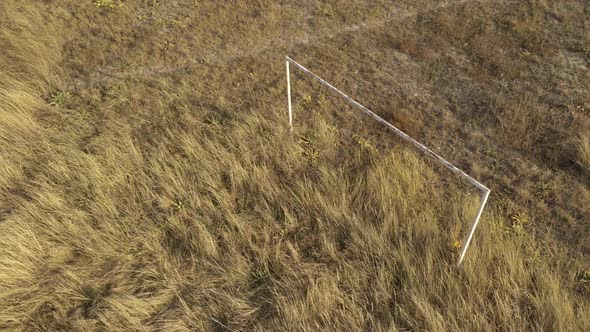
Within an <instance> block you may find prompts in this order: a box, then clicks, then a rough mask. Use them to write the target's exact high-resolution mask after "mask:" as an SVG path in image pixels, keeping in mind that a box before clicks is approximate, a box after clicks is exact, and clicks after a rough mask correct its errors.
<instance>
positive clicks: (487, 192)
mask: <svg viewBox="0 0 590 332" xmlns="http://www.w3.org/2000/svg"><path fill="white" fill-rule="evenodd" d="M285 63H286V66H287V98H288V103H289V104H288V105H289V129H292V128H293V106H292V101H291V65H293V66H294V67H295V68H297V69H299V70H300V71H301V72H303V73H304V74H305V75H307V76H309V77H311V78H313V79H314V80H316V81H318V82H319V83H320V84H321V85H323V86H325V87H327V88H328V89H330V90H332V91H333V92H335V93H336V94H338V95H339V96H341V97H342V98H344V99H345V100H346V101H347V102H349V103H350V104H352V105H353V106H354V107H355V108H357V109H359V110H361V111H362V112H363V113H364V114H366V115H368V116H370V117H371V118H373V119H374V120H375V121H377V122H379V123H381V124H382V125H384V126H385V127H386V128H387V129H389V130H391V131H392V132H394V133H395V134H397V135H398V136H400V137H401V138H403V139H404V140H405V141H407V142H409V143H411V144H412V145H414V146H415V147H416V148H418V149H419V150H420V151H422V152H424V153H425V154H427V155H429V156H431V157H432V158H434V159H435V160H437V161H438V162H439V163H441V164H442V165H443V166H444V167H446V168H448V169H449V170H450V171H451V172H453V173H455V174H457V175H459V176H460V177H461V178H463V179H464V180H466V181H467V182H469V183H470V184H472V185H473V186H474V187H476V188H477V189H479V190H480V191H481V199H480V203H479V209H478V210H477V214H476V216H475V219H474V220H473V224H472V225H471V230H470V231H469V235H468V236H467V239H466V240H465V242H464V244H463V247H462V248H461V255H460V256H459V260H458V262H457V265H458V266H460V265H461V263H462V262H463V259H464V258H465V253H466V252H467V249H468V248H469V244H470V243H471V240H472V239H473V234H475V229H476V228H477V225H478V224H479V220H480V218H481V214H482V213H483V209H484V208H485V206H486V203H487V201H488V197H489V196H490V189H489V188H488V187H486V186H484V185H483V184H481V183H480V182H479V181H477V180H475V179H474V178H473V177H471V176H469V175H468V174H467V173H465V172H463V171H462V170H460V169H459V168H457V167H456V166H454V165H453V164H451V163H450V162H448V161H447V160H446V159H444V158H443V157H441V156H439V155H438V154H437V153H435V152H434V151H432V150H430V149H429V148H427V147H426V146H425V145H424V144H422V143H420V142H418V141H417V140H415V139H413V138H412V137H410V136H409V135H408V134H406V133H404V132H403V131H401V130H400V129H398V128H397V127H396V126H394V125H392V124H391V123H389V122H387V121H385V120H384V119H383V118H382V117H380V116H379V115H377V114H375V113H374V112H373V111H371V110H370V109H368V108H366V107H365V106H363V105H361V104H360V103H359V102H357V101H356V100H354V99H352V98H351V97H349V96H348V95H347V94H345V93H344V92H342V91H340V90H338V89H337V88H335V87H334V86H333V85H332V84H330V83H328V82H326V81H325V80H323V79H322V78H321V77H319V76H318V75H316V74H314V73H313V72H312V71H310V70H309V69H307V68H305V67H304V66H302V65H300V64H299V63H297V62H296V61H295V60H293V59H291V58H290V57H288V56H286V57H285Z"/></svg>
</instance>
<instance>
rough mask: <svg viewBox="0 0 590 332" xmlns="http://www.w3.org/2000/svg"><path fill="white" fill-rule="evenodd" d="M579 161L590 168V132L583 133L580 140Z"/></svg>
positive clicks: (586, 167) (587, 168)
mask: <svg viewBox="0 0 590 332" xmlns="http://www.w3.org/2000/svg"><path fill="white" fill-rule="evenodd" d="M577 161H578V163H579V164H580V165H581V166H582V167H584V168H585V169H586V170H590V134H583V135H582V136H581V137H580V138H579V141H578V159H577Z"/></svg>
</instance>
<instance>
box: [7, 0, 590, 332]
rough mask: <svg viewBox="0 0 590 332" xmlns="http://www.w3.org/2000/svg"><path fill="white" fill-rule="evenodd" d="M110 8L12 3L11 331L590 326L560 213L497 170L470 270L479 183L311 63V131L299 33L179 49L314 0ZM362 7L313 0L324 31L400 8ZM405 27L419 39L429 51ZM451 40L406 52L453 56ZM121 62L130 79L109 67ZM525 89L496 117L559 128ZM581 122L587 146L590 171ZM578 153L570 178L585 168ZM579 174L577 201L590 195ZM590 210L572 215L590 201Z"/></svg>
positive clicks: (273, 20)
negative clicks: (291, 69) (361, 112)
mask: <svg viewBox="0 0 590 332" xmlns="http://www.w3.org/2000/svg"><path fill="white" fill-rule="evenodd" d="M100 3H101V5H98V4H99V2H94V1H88V3H86V4H80V3H79V2H77V1H64V2H51V1H47V2H45V3H43V4H39V3H37V2H33V1H18V2H17V1H2V2H0V27H1V28H0V49H1V50H2V52H1V53H0V63H1V64H2V65H1V67H0V233H1V234H2V236H1V237H0V329H2V330H8V331H13V330H16V331H203V330H211V331H251V330H255V331H268V330H276V331H405V330H412V331H414V330H416V331H494V330H502V331H504V330H510V331H526V330H536V331H573V330H588V329H590V299H589V294H590V289H588V286H587V281H586V279H587V277H586V276H587V274H585V273H587V272H585V271H586V270H587V268H588V267H587V265H585V264H587V262H588V260H587V257H586V256H585V253H584V252H577V254H578V255H573V254H572V251H574V252H575V250H576V249H577V248H584V247H583V246H582V245H580V246H579V247H576V246H575V245H574V244H572V245H571V248H568V247H564V246H562V245H561V244H562V243H563V242H559V240H556V239H555V237H554V236H555V234H553V233H551V232H546V231H545V230H544V227H546V224H542V222H549V221H548V220H551V218H552V216H553V215H552V214H551V212H547V213H546V214H543V213H542V212H539V211H543V210H542V209H538V210H537V209H532V208H531V207H530V206H527V205H525V203H523V201H522V200H520V198H519V197H517V195H510V194H504V193H503V190H508V189H507V188H508V186H506V187H503V184H502V183H499V182H494V184H495V186H496V187H495V188H494V189H497V190H496V193H495V194H494V195H495V196H494V197H492V199H491V202H490V205H489V206H488V208H487V209H486V211H485V213H484V216H483V221H482V224H481V226H480V228H479V230H478V233H477V234H478V235H477V237H476V240H475V242H474V243H473V246H472V248H471V249H470V251H469V253H468V257H467V260H466V262H465V264H464V265H463V266H462V267H461V268H460V269H457V268H456V267H455V262H456V259H457V255H458V250H457V241H461V240H462V239H463V238H464V236H465V234H466V231H467V228H468V224H469V222H470V221H471V220H472V218H473V215H474V213H475V207H476V203H477V200H478V197H477V195H476V194H475V193H474V192H469V191H468V189H467V187H466V186H464V185H462V184H461V183H460V182H459V180H458V179H455V178H454V177H452V176H450V175H449V174H448V173H447V172H445V171H444V170H441V169H439V168H438V167H436V166H435V165H434V164H433V163H431V162H429V161H427V160H424V158H423V157H422V156H421V155H419V154H417V153H416V152H415V151H414V150H413V149H412V148H411V147H408V146H406V145H405V144H402V143H400V142H398V141H397V140H395V139H390V136H389V135H388V134H387V133H386V132H384V131H383V130H382V129H381V128H379V127H377V126H372V125H371V124H370V123H368V122H363V120H362V119H361V118H358V117H355V116H354V115H351V114H350V113H346V112H343V113H338V112H336V111H337V110H349V109H348V108H347V106H345V105H344V103H343V102H342V101H339V100H338V99H337V98H332V97H330V96H329V95H327V94H326V92H325V91H321V89H319V88H318V87H317V86H314V85H313V83H312V82H308V81H304V80H301V79H297V80H296V82H294V84H295V88H296V89H295V91H296V96H295V97H296V98H297V100H298V101H299V102H298V104H297V106H296V123H297V126H296V128H295V130H294V132H293V133H290V132H289V131H288V130H287V129H286V128H285V102H286V100H285V96H284V74H283V72H282V70H283V69H284V67H283V63H281V61H278V60H277V61H276V64H275V63H273V62H271V61H274V60H275V59H277V57H276V55H277V53H278V54H280V52H282V51H283V49H282V47H284V46H280V45H279V46H276V49H274V48H273V47H274V46H273V45H272V44H270V45H271V46H267V47H269V51H267V52H271V51H270V50H271V49H272V52H271V54H269V55H265V54H264V53H265V52H262V53H263V54H260V58H258V59H256V58H255V57H250V56H248V55H245V56H243V57H235V56H230V55H231V54H232V52H234V50H233V49H231V47H229V46H228V48H229V50H228V48H226V47H224V46H220V45H221V44H222V43H221V42H220V45H216V47H217V48H215V50H216V51H215V52H221V53H222V54H217V53H215V54H213V55H207V56H206V57H202V59H200V60H202V61H201V62H198V63H200V64H201V65H202V66H203V67H197V69H195V68H193V67H191V66H190V63H189V65H187V64H186V63H181V64H180V65H179V64H178V63H179V61H181V60H182V59H186V58H187V57H189V55H190V56H191V57H193V56H194V53H191V52H189V51H195V52H197V53H198V52H199V48H198V47H197V46H199V45H209V44H206V42H207V40H208V39H211V40H215V42H219V41H228V42H233V43H235V44H239V42H243V43H246V44H247V43H252V44H253V45H256V43H258V42H260V41H263V40H265V38H267V37H268V38H271V37H275V33H277V32H276V31H278V30H276V31H275V30H273V29H269V28H268V27H267V26H266V27H265V26H264V25H265V24H266V25H268V26H271V27H277V29H279V28H280V27H281V25H280V24H282V23H280V22H281V20H280V19H278V18H279V17H281V15H284V14H282V12H281V10H285V11H287V12H288V13H291V14H293V15H296V13H298V12H299V9H298V7H297V5H285V6H284V7H277V6H279V5H277V4H267V3H265V2H255V3H252V4H246V3H243V4H238V5H236V6H235V8H232V7H231V6H229V5H223V4H222V5H219V4H215V3H214V2H211V3H209V2H204V3H202V2H194V1H186V2H182V1H181V2H178V3H180V5H179V4H178V3H176V2H175V3H176V6H178V7H175V5H174V4H172V3H170V4H169V5H167V4H163V3H162V4H159V3H158V2H155V1H154V2H152V1H139V0H138V1H125V2H121V3H119V2H116V1H100ZM108 3H117V5H116V6H110V5H108ZM424 3H429V2H428V1H425V2H424ZM531 3H533V4H538V3H537V2H531ZM102 4H106V5H102ZM119 4H120V5H119ZM342 5H343V3H340V2H338V1H328V2H313V6H315V7H313V10H309V11H310V13H308V14H310V15H311V16H310V17H311V19H312V20H315V21H314V23H313V26H314V27H315V28H317V29H318V31H323V30H322V29H324V28H326V27H329V26H330V24H331V23H334V22H338V20H341V21H344V22H346V23H351V24H352V23H358V22H348V20H353V18H351V17H355V16H354V15H352V14H351V13H355V14H358V15H361V17H360V18H359V19H360V20H361V22H362V20H366V19H368V18H370V16H371V15H377V14H376V13H377V12H378V9H369V10H365V11H363V10H362V9H365V7H366V3H365V2H364V1H360V0H358V1H356V0H355V1H350V3H348V5H347V6H346V9H343V8H344V7H343V6H342ZM390 5H391V4H389V3H388V2H386V1H379V2H378V4H375V6H376V7H379V6H381V7H380V8H389V7H387V6H390ZM190 6H196V7H190ZM290 6H294V7H290ZM310 6H311V4H310ZM179 8H180V9H182V10H179V11H178V12H174V9H179ZM195 8H197V9H195ZM535 8H536V7H535ZM390 9H391V8H390ZM348 10H349V11H350V12H349V11H348ZM371 10H373V11H371ZM138 13H139V14H138ZM190 13H196V14H195V15H196V16H190ZM265 13H268V14H265ZM363 13H364V14H363ZM246 14H248V15H251V18H250V19H246V18H245V17H246V16H245V15H246ZM175 15H176V16H175ZM199 15H200V16H199ZM362 15H368V16H369V17H362ZM444 15H445V16H442V17H440V18H439V19H438V21H435V22H439V24H443V25H444V26H445V27H446V29H447V30H445V31H446V32H445V33H448V34H452V33H453V29H454V25H455V24H457V23H456V22H455V21H454V20H456V19H457V18H455V17H453V16H452V15H448V14H444ZM195 17H197V18H199V19H200V20H195ZM308 19H309V18H308ZM540 19H541V18H539V16H538V15H537V14H536V16H534V22H538V20H540ZM531 20H532V18H531ZM71 22H74V23H71ZM133 22H135V23H133ZM261 22H262V23H261ZM526 22H528V21H525V23H526ZM525 23H523V24H525ZM133 24H136V25H133ZM258 24H261V25H262V26H258ZM526 24H528V23H526ZM223 27H226V28H227V29H222V28H223ZM232 27H233V28H235V30H231V28H232ZM218 28H219V29H218ZM134 29H136V30H134ZM187 29H188V30H187ZM531 29H532V30H534V29H533V28H530V29H529V28H526V29H525V28H523V27H521V26H520V25H519V28H518V31H520V32H519V33H522V34H526V33H529V32H530V31H532V30H531ZM137 31H139V32H137ZM187 31H189V32H191V33H193V34H194V35H195V36H189V35H188V34H189V33H188V32H187ZM230 31H234V32H235V34H232V33H231V32H230ZM342 31H346V30H345V29H342ZM534 31H535V32H536V30H534ZM166 34H170V35H173V36H176V37H178V36H180V37H179V39H178V40H175V41H174V42H171V41H168V40H167V39H166V38H168V35H166ZM277 34H278V33H277ZM131 35H132V36H133V37H130V36H131ZM162 36H164V37H162ZM332 36H333V38H335V39H336V41H335V43H337V42H339V41H338V40H337V38H338V37H337V36H335V34H332ZM400 36H406V35H405V34H400ZM246 37H247V38H246ZM163 38H164V39H165V40H163ZM191 38H196V39H191ZM214 38H218V39H214ZM388 38H389V37H388ZM403 38H405V39H403V40H404V41H403V42H402V45H406V46H400V47H402V48H404V52H409V53H415V52H418V51H417V50H418V48H417V47H418V46H416V42H417V41H415V40H414V39H412V37H407V36H406V37H403ZM441 38H442V37H441ZM468 39H469V37H468V36H467V35H461V36H455V37H453V38H449V43H454V42H456V41H457V40H458V41H460V42H461V43H464V42H465V40H468ZM301 40H304V39H301ZM197 41H198V42H201V43H202V44H199V45H194V44H192V42H197ZM344 42H346V43H347V45H348V43H351V44H352V46H351V47H354V45H355V43H361V42H362V41H355V40H352V41H349V40H345V41H344ZM479 42H480V43H483V42H482V41H481V40H480V41H479ZM322 43H324V42H322V41H319V40H318V41H317V45H320V46H316V47H318V48H319V49H314V48H313V47H314V46H313V45H311V46H305V47H309V51H310V53H312V54H314V55H316V56H317V55H318V54H320V55H322V54H323V55H324V56H325V58H322V59H323V60H319V61H318V63H325V62H328V63H330V64H331V65H333V66H335V67H338V66H343V65H344V64H342V63H340V62H338V61H337V60H338V58H333V57H336V54H337V53H336V51H335V50H333V49H330V47H329V46H326V49H322V48H321V47H322ZM394 44H395V43H394ZM95 47H96V48H95ZM302 47H303V46H302ZM446 47H450V46H446ZM98 49H103V50H104V49H111V50H112V53H111V52H106V51H105V52H104V53H99V52H97V50H98ZM277 49H278V51H277ZM414 49H415V50H414ZM436 49H439V48H436ZM220 50H221V51H220ZM223 50H225V51H226V53H223V52H222V51H223ZM535 51H538V52H541V51H542V49H536V50H535ZM478 52H479V53H478V54H479V55H478V56H482V54H485V53H484V51H483V50H480V51H478ZM235 53H236V54H239V53H240V50H239V49H238V51H235ZM199 54H208V53H206V52H204V51H203V52H202V53H199ZM227 54H230V55H227ZM412 55H415V54H412ZM118 56H120V57H119V58H118ZM374 56H375V57H376V58H378V59H379V56H380V55H379V54H378V53H376V54H375V55H374ZM302 57H303V55H302ZM434 57H435V56H434V55H432V54H431V55H429V56H427V57H425V56H418V57H414V58H417V59H408V58H407V57H403V56H400V57H399V58H397V59H399V61H426V62H428V63H430V64H429V65H428V66H433V67H428V68H429V69H432V70H433V71H436V70H438V69H436V68H440V67H436V66H440V64H441V62H440V60H434ZM317 58H320V57H319V56H318V57H317ZM193 59H196V58H193ZM278 59H280V58H278ZM152 61H155V63H156V64H157V65H161V66H162V68H158V67H157V66H155V65H154V63H153V62H152ZM322 61H324V62H322ZM498 61H500V60H498ZM409 63H413V62H409ZM499 63H504V62H499ZM150 64H151V65H154V66H149V65H150ZM143 65H148V66H146V67H143V69H142V68H141V66H143ZM117 66H121V67H117ZM135 66H137V67H135ZM425 66H426V65H425ZM103 67H105V68H110V67H115V68H119V69H121V68H122V69H123V70H126V73H127V74H121V75H119V76H120V77H119V78H117V77H111V76H108V75H102V74H100V75H98V74H96V72H94V71H93V69H96V68H99V69H97V71H98V70H101V71H102V69H101V68H103ZM164 67H165V68H164ZM145 68H149V69H145ZM171 68H174V69H171ZM364 70H366V71H367V72H368V73H370V74H371V73H372V74H373V75H374V76H375V77H377V79H378V80H384V81H387V77H381V76H379V75H381V72H378V73H377V72H372V71H371V70H372V69H371V67H370V65H367V67H366V68H364ZM386 70H390V68H388V69H386ZM385 73H386V74H387V72H385ZM401 74H403V73H401ZM105 77H106V78H105ZM335 80H337V81H339V80H343V79H342V76H339V77H336V78H335ZM339 83H343V84H345V83H346V82H339ZM407 84H412V82H410V81H409V80H408V82H407ZM349 88H351V89H352V88H353V87H352V86H349ZM432 89H433V93H435V92H436V91H435V90H436V89H435V88H434V87H433V88H432ZM360 92H363V91H360ZM388 98H389V97H388ZM391 98H393V97H391ZM514 100H517V99H510V100H509V99H507V100H506V101H505V103H501V102H500V101H498V100H493V103H492V104H493V106H495V107H498V108H500V110H499V111H498V112H499V113H498V114H497V116H498V117H500V118H501V119H502V120H503V121H508V120H509V121H510V125H511V126H513V127H505V126H504V124H502V125H501V126H500V127H501V128H499V129H498V131H497V133H492V134H490V135H496V134H497V135H506V136H507V137H518V138H520V139H521V143H522V144H523V145H522V148H525V149H531V148H535V147H538V146H539V144H540V143H539V139H538V137H541V136H542V135H543V133H544V132H543V130H546V127H543V126H542V125H541V124H540V122H539V118H537V117H533V116H532V115H531V117H529V116H528V114H532V113H524V112H532V111H531V110H536V108H534V107H533V106H530V107H529V103H532V102H530V100H529V99H526V100H524V101H523V102H516V104H515V103H513V101H514ZM382 101H383V100H382ZM383 102H384V103H386V102H387V101H383ZM390 102H391V101H390ZM399 103H400V104H402V103H403V101H400V102H399ZM420 105H422V106H425V104H418V106H416V105H413V106H412V105H403V107H404V111H403V113H402V115H399V114H394V115H392V116H391V117H392V118H393V119H394V120H395V121H398V122H402V123H401V125H405V126H408V127H410V128H412V131H413V134H415V135H421V133H423V132H424V131H427V130H435V129H433V128H434V127H435V126H433V125H432V124H433V122H432V119H429V118H427V117H425V118H424V121H422V119H418V120H408V119H409V118H410V117H409V115H408V114H414V113H417V112H414V113H412V107H416V108H418V107H420ZM397 106H399V105H397ZM580 116H583V115H580ZM440 119H442V118H436V120H437V121H438V120H440ZM423 122H424V123H423ZM416 123H419V124H420V125H417V124H416ZM577 126H578V127H575V128H582V129H585V128H586V127H584V126H586V124H578V125H577ZM474 135H475V134H474ZM510 135H514V136H510ZM556 135H557V134H556ZM473 137H475V136H473ZM556 137H561V136H559V135H557V136H556ZM581 137H582V139H581V140H580V142H582V143H580V144H578V146H579V151H580V152H579V154H576V153H574V154H573V155H576V156H577V157H575V158H577V159H575V160H576V161H578V163H579V164H580V165H582V166H584V165H586V166H587V165H588V163H587V162H588V144H587V143H588V139H587V136H581ZM507 141H509V139H508V140H506V139H504V140H503V141H502V142H507ZM506 144H508V145H510V144H509V142H508V143H506ZM515 144H516V143H515ZM519 148H520V147H519ZM568 148H569V145H568ZM500 149H503V148H500ZM564 154H566V153H564ZM523 158H524V157H523ZM527 160H529V159H527ZM511 171H512V172H516V174H514V175H515V176H517V177H518V176H523V174H525V173H526V172H523V171H522V170H520V169H512V170H511ZM574 171H575V172H574ZM574 171H572V173H571V174H569V173H568V174H569V175H568V176H567V177H566V176H563V178H560V179H565V180H564V181H573V180H571V179H572V178H574V179H580V178H582V176H580V174H587V173H580V172H584V170H583V169H582V170H579V169H575V170H574ZM518 172H523V173H522V174H521V173H518ZM556 172H557V171H556ZM478 173H482V174H483V175H484V176H489V179H490V180H494V181H496V178H493V177H492V176H491V175H490V173H492V172H491V171H489V170H487V169H479V170H478ZM559 174H561V173H559ZM576 176H578V177H577V178H576ZM568 183H571V182H568ZM580 183H581V184H580V188H581V189H579V192H580V193H583V194H581V195H580V197H578V199H579V200H581V201H583V200H585V199H590V194H588V193H589V192H590V191H588V190H587V187H585V186H584V185H585V184H584V183H583V182H582V181H580ZM562 187H567V183H564V184H563V185H562V186H560V188H562ZM568 189H569V188H568ZM552 190H558V189H552ZM572 190H573V189H572ZM550 194H553V193H550ZM584 194H585V195H587V196H585V197H584V196H583V195H584ZM554 199H556V198H554ZM529 208H530V211H528V210H529ZM584 208H585V207H578V210H567V209H565V208H563V209H564V210H563V211H562V210H559V209H557V208H556V209H555V211H559V212H562V213H564V214H566V215H568V216H569V215H570V214H568V213H570V211H574V212H571V214H572V215H573V214H575V213H578V214H581V215H582V217H581V218H582V219H584V218H586V217H588V216H587V215H585V213H586V212H587V210H584ZM548 209H550V208H548ZM572 209H573V208H572ZM580 211H581V212H580ZM586 221H587V220H586Z"/></svg>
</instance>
